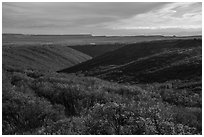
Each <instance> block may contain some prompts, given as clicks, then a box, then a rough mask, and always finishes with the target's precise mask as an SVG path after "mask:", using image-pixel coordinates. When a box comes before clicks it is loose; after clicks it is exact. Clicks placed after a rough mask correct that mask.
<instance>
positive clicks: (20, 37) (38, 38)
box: [2, 34, 201, 46]
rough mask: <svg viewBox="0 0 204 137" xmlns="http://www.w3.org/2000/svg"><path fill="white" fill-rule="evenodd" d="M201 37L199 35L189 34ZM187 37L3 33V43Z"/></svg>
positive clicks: (127, 41) (87, 42) (114, 41)
mask: <svg viewBox="0 0 204 137" xmlns="http://www.w3.org/2000/svg"><path fill="white" fill-rule="evenodd" d="M189 37H195V38H201V36H189ZM189 37H174V36H162V35H150V36H145V35H139V36H92V35H91V34H84V35H83V34H79V35H24V34H3V35H2V42H3V45H8V44H9V45H15V46H18V45H36V44H54V45H56V44H58V45H63V46H76V45H91V43H95V44H96V45H98V44H118V43H122V44H130V43H135V42H142V41H152V40H164V39H177V38H189Z"/></svg>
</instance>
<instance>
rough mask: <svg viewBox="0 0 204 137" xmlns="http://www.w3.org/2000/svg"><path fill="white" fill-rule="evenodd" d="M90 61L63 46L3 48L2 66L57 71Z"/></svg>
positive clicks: (87, 57) (83, 55)
mask: <svg viewBox="0 0 204 137" xmlns="http://www.w3.org/2000/svg"><path fill="white" fill-rule="evenodd" d="M89 59H91V57H90V56H88V55H86V54H84V53H81V52H79V51H76V50H74V49H72V48H69V47H63V46H48V45H46V46H20V47H13V46H11V47H9V46H3V48H2V64H3V67H7V68H10V67H11V68H30V69H39V70H54V71H55V70H58V69H62V68H64V67H67V66H73V65H76V64H78V63H81V62H83V61H87V60H89Z"/></svg>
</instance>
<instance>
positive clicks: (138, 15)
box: [2, 2, 202, 35]
mask: <svg viewBox="0 0 204 137" xmlns="http://www.w3.org/2000/svg"><path fill="white" fill-rule="evenodd" d="M2 31H3V33H21V34H60V35H62V34H92V35H200V34H202V3H201V2H196V3H193V2H184V3H178V2H176V3H166V2H144V3H142V2H132V3H131V2H117V3H115V2H113V3H110V2H104V3H102V2H96V3H93V2H85V3H83V2H76V3H73V2H55V3H54V2H44V3H43V2H27V3H26V2H24V3H23V2H16V3H15V2H3V4H2Z"/></svg>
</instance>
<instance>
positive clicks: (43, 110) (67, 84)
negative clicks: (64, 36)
mask: <svg viewBox="0 0 204 137" xmlns="http://www.w3.org/2000/svg"><path fill="white" fill-rule="evenodd" d="M172 85H173V86H172ZM200 88H201V83H199V82H196V81H195V82H189V81H169V82H166V83H153V84H143V85H127V84H117V83H113V82H107V81H103V80H100V79H97V78H93V77H81V76H75V75H71V74H58V73H42V72H39V71H33V70H21V71H18V70H9V71H8V70H7V71H6V70H3V90H2V99H3V100H2V106H3V108H2V116H3V119H2V120H3V121H2V126H3V127H2V128H3V130H2V131H3V134H74V135H75V134H86V135H89V134H92V135H94V134H96V135H98V134H103V135H105V134H121V135H122V134H130V135H131V134H201V131H202V109H201V108H202V103H201V102H202V97H201V95H202V94H201V89H200Z"/></svg>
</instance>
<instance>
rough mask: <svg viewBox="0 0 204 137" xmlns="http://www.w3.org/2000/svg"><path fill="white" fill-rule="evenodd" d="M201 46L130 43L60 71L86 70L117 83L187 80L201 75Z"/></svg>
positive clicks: (192, 41) (191, 42)
mask: <svg viewBox="0 0 204 137" xmlns="http://www.w3.org/2000/svg"><path fill="white" fill-rule="evenodd" d="M201 46H202V40H198V39H188V40H168V41H154V42H143V43H138V44H130V45H127V46H124V47H122V48H120V49H118V50H115V51H112V52H109V53H107V54H104V55H102V56H99V57H96V58H94V59H92V60H89V61H87V62H84V63H81V64H78V65H76V66H73V67H70V68H68V69H64V70H62V71H59V72H65V73H71V72H77V71H82V72H83V73H85V74H86V75H91V76H98V77H100V78H104V79H109V80H116V81H117V82H121V81H123V82H124V81H125V82H127V81H135V82H136V81H138V82H155V81H157V82H163V81H166V80H173V79H185V78H187V77H189V75H196V76H201V73H202V71H201V69H202V53H201V51H202V50H201V49H202V47H201ZM194 72H195V73H194ZM162 76H163V78H162Z"/></svg>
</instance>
